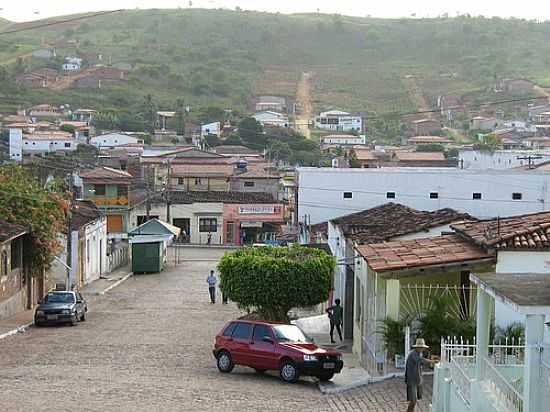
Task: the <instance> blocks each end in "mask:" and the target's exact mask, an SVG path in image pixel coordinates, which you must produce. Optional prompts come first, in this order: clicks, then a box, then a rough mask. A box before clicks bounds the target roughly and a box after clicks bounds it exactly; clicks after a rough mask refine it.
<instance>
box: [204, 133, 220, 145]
mask: <svg viewBox="0 0 550 412" xmlns="http://www.w3.org/2000/svg"><path fill="white" fill-rule="evenodd" d="M204 140H206V144H207V145H208V147H216V146H219V145H221V144H222V142H221V140H220V138H219V137H218V136H216V135H215V134H209V135H206V136H205V138H204Z"/></svg>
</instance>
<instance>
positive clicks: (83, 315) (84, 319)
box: [80, 312, 86, 322]
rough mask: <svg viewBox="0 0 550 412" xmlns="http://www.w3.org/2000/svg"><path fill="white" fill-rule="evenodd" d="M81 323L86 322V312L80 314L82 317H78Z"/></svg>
mask: <svg viewBox="0 0 550 412" xmlns="http://www.w3.org/2000/svg"><path fill="white" fill-rule="evenodd" d="M80 321H81V322H86V312H82V316H81V317H80Z"/></svg>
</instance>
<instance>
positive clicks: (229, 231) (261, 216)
mask: <svg viewBox="0 0 550 412" xmlns="http://www.w3.org/2000/svg"><path fill="white" fill-rule="evenodd" d="M223 220H224V240H225V243H226V244H234V245H253V244H255V243H267V244H276V241H277V235H278V234H279V233H280V232H281V226H282V225H283V224H284V205H282V204H280V203H274V204H261V205H249V204H224V218H223Z"/></svg>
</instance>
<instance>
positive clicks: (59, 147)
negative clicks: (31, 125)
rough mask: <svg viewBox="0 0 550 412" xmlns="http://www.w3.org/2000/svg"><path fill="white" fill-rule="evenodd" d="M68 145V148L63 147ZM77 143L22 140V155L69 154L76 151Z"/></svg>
mask: <svg viewBox="0 0 550 412" xmlns="http://www.w3.org/2000/svg"><path fill="white" fill-rule="evenodd" d="M66 144H68V147H67V146H65V145H66ZM77 146H78V142H77V141H76V140H74V139H71V140H68V139H47V140H46V139H40V140H38V139H32V137H31V136H29V137H26V138H25V139H23V153H50V152H71V151H73V150H76V147H77Z"/></svg>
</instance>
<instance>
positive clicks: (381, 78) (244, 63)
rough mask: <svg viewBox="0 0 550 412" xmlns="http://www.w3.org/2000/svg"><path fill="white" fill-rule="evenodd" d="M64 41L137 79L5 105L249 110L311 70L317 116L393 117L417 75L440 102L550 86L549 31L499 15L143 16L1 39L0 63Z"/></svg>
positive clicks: (414, 103) (24, 97)
mask: <svg viewBox="0 0 550 412" xmlns="http://www.w3.org/2000/svg"><path fill="white" fill-rule="evenodd" d="M1 24H2V23H1V22H0V27H1ZM12 27H13V26H12ZM60 40H76V41H78V44H79V47H78V50H73V49H70V48H67V49H64V48H63V47H60V48H58V54H60V55H73V54H75V53H101V54H102V55H103V56H104V61H105V60H111V61H112V62H113V63H130V64H132V65H134V67H135V69H134V70H133V72H132V73H131V75H130V80H129V82H128V83H127V84H126V85H125V86H122V87H116V88H112V89H107V88H105V89H102V90H101V91H93V90H74V89H68V90H65V91H60V92H52V91H49V90H18V89H15V88H11V89H9V90H7V91H5V92H4V100H5V101H7V102H8V103H9V102H11V103H13V104H24V103H26V102H41V101H52V102H58V103H71V104H75V105H86V106H90V105H95V106H97V107H101V108H115V109H123V110H126V111H127V112H128V113H132V111H133V110H134V111H135V110H138V106H139V102H141V101H142V100H143V96H145V95H146V94H151V95H153V97H154V98H155V99H156V100H157V101H158V103H159V107H162V108H164V109H165V110H168V109H170V108H173V107H174V105H175V101H176V100H177V99H183V100H184V102H185V104H186V105H187V104H189V105H191V106H193V107H197V106H215V107H220V108H228V107H231V108H233V109H237V110H245V109H246V103H247V100H248V98H249V97H250V96H251V95H253V94H254V93H285V94H289V95H293V94H294V92H295V87H296V82H297V81H298V79H299V78H300V76H301V73H302V72H304V71H311V72H314V73H315V75H314V77H313V99H314V105H315V107H316V108H317V109H322V108H329V107H340V108H342V109H349V110H361V111H368V112H377V113H388V112H395V111H407V110H411V109H415V108H418V107H419V105H420V103H419V101H418V99H417V98H416V97H415V96H412V95H411V94H410V93H409V92H410V82H409V81H408V80H405V79H406V78H408V79H410V78H411V75H413V76H414V78H415V81H416V85H417V86H418V88H419V90H420V93H422V94H423V97H424V98H425V101H426V102H427V103H428V104H429V105H432V104H433V103H434V102H435V99H436V97H437V96H438V95H439V94H444V93H452V94H460V95H470V96H471V98H472V99H480V98H484V97H487V98H490V97H491V93H492V90H493V87H494V83H495V81H496V80H498V79H501V78H510V77H526V78H530V79H533V80H536V81H539V82H543V83H544V82H548V83H550V57H549V56H550V23H535V22H530V21H523V20H517V19H512V20H503V19H498V18H491V19H485V18H470V17H458V18H438V19H398V20H389V19H373V18H355V17H343V16H330V15H317V14H303V15H283V14H269V13H258V12H237V11H227V10H201V9H191V10H189V9H185V10H183V9H182V10H180V9H177V10H134V11H125V12H121V13H117V14H112V15H107V16H102V17H97V18H93V19H88V20H83V21H81V22H78V23H75V22H73V23H65V24H62V25H59V26H51V27H47V28H42V29H37V30H32V31H24V32H21V33H17V34H13V35H6V36H2V37H0V63H2V61H7V60H9V59H13V57H14V56H17V55H21V54H24V53H25V52H26V51H28V50H32V48H36V47H38V46H39V45H40V44H41V42H42V41H45V42H47V43H49V44H55V43H56V42H59V41H60ZM39 63H40V64H42V62H35V61H30V62H29V63H28V64H30V65H33V66H35V65H37V64H39ZM407 76H408V77H407ZM4 89H5V88H4Z"/></svg>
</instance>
